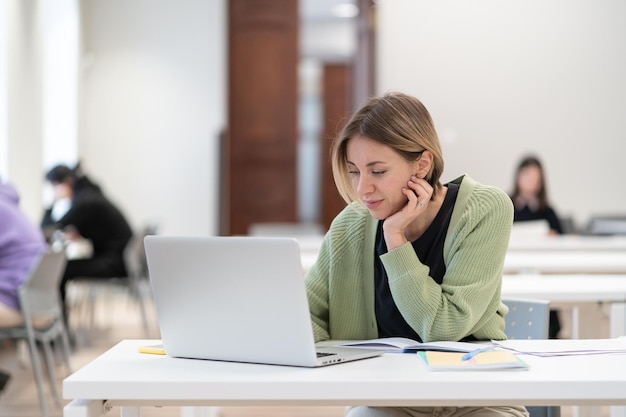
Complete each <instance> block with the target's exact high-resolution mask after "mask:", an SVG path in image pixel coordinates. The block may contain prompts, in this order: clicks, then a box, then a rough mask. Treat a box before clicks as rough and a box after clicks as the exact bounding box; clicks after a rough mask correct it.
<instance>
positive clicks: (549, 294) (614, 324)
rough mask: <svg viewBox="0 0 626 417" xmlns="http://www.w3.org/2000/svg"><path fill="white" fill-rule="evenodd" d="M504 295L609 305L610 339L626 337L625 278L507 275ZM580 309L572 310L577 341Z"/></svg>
mask: <svg viewBox="0 0 626 417" xmlns="http://www.w3.org/2000/svg"><path fill="white" fill-rule="evenodd" d="M502 296H507V297H518V298H538V299H544V300H549V301H551V302H557V303H558V302H565V303H608V304H610V322H611V323H610V337H617V336H622V335H626V274H625V275H590V274H574V275H536V274H531V275H526V274H514V275H504V276H503V278H502ZM577 313H578V310H577V309H576V308H574V309H572V338H578V321H579V318H578V314H577Z"/></svg>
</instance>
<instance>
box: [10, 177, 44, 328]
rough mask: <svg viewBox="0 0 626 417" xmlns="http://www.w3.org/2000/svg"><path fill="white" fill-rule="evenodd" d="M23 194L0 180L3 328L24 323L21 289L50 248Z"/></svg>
mask: <svg viewBox="0 0 626 417" xmlns="http://www.w3.org/2000/svg"><path fill="white" fill-rule="evenodd" d="M19 201H20V199H19V194H18V193H17V191H16V189H15V188H14V187H13V186H12V185H11V184H8V183H4V182H2V180H0V327H12V326H16V325H20V324H22V323H23V322H24V318H23V317H22V313H21V312H20V306H19V301H18V295H17V293H18V288H19V287H20V285H21V284H22V283H23V282H24V281H25V280H26V277H27V275H28V272H29V271H30V268H31V267H32V265H33V263H34V262H35V259H36V258H37V255H38V254H39V253H40V252H41V251H44V250H46V249H47V247H48V246H47V243H46V241H45V239H44V237H43V233H42V231H41V229H40V228H39V227H38V226H37V225H36V224H35V223H34V222H31V221H30V219H29V218H28V217H27V216H26V215H25V214H24V212H23V211H22V210H21V209H20V206H19Z"/></svg>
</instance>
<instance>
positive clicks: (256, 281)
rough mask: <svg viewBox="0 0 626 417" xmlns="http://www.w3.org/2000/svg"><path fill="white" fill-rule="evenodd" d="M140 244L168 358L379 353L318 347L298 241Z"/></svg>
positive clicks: (311, 363)
mask: <svg viewBox="0 0 626 417" xmlns="http://www.w3.org/2000/svg"><path fill="white" fill-rule="evenodd" d="M144 243H145V248H146V256H147V260H148V270H149V274H150V282H151V285H152V291H153V293H154V300H155V304H156V310H157V317H158V321H159V326H160V330H161V338H162V340H163V348H164V349H165V352H166V353H167V354H168V355H170V356H174V357H183V358H194V359H212V360H222V361H234V362H251V363H264V364H273V365H293V366H306V367H315V366H324V365H332V364H337V363H343V362H348V361H352V360H357V359H365V358H369V357H374V356H378V355H380V354H382V351H380V350H364V349H359V348H341V347H319V346H318V347H316V346H315V344H314V338H313V329H312V325H311V318H310V314H309V307H308V301H307V297H306V289H305V284H304V276H303V271H302V264H301V261H300V248H299V246H298V243H297V241H296V240H295V239H291V238H278V237H172V236H158V235H152V236H147V237H146V238H145V240H144Z"/></svg>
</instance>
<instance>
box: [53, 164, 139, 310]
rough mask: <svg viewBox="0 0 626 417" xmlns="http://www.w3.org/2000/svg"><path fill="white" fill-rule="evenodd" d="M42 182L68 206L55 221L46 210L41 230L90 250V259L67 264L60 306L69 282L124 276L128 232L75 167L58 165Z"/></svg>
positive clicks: (123, 221)
mask: <svg viewBox="0 0 626 417" xmlns="http://www.w3.org/2000/svg"><path fill="white" fill-rule="evenodd" d="M46 179H47V180H48V181H49V182H50V184H52V188H53V190H54V195H55V199H56V200H69V201H70V204H69V205H68V207H66V208H65V210H64V213H63V214H62V215H60V216H59V218H54V208H50V209H48V210H46V212H45V214H44V219H43V221H42V227H43V228H44V229H46V228H50V227H51V228H53V229H56V230H60V231H62V233H63V236H64V239H65V240H66V241H76V240H78V239H87V240H89V241H90V242H91V244H92V246H93V255H92V256H91V257H88V258H85V259H70V260H69V261H68V263H67V267H66V270H65V274H64V276H63V280H62V282H61V297H62V300H63V302H65V289H66V285H67V282H68V281H69V280H72V279H74V278H79V277H89V278H105V279H106V278H113V277H125V276H127V273H126V266H125V263H124V248H125V247H126V244H127V243H128V241H129V240H130V238H131V236H132V231H131V228H130V226H129V224H128V222H127V221H126V218H125V217H124V215H123V214H122V212H121V211H120V210H119V209H118V208H117V207H116V206H115V205H114V204H113V203H112V202H111V201H110V200H109V199H107V198H106V196H105V195H104V194H103V193H102V190H101V189H100V187H99V186H98V185H96V184H95V183H93V182H92V181H91V180H90V179H89V178H88V177H87V176H86V175H84V174H82V173H81V171H80V170H79V167H78V166H77V167H76V168H74V169H70V168H69V167H67V166H65V165H58V166H56V167H54V168H52V169H51V170H50V171H49V172H48V173H47V174H46ZM53 207H54V206H53Z"/></svg>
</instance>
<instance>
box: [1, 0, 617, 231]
mask: <svg viewBox="0 0 626 417" xmlns="http://www.w3.org/2000/svg"><path fill="white" fill-rule="evenodd" d="M624 16H626V3H624V2H623V1H621V0H599V1H594V2H589V1H586V0H552V1H550V2H545V1H541V0H524V1H522V0H511V1H501V0H475V1H472V2H459V1H452V0H437V1H434V0H377V1H371V0H369V1H366V0H358V1H357V0H353V1H344V0H341V1H340V0H301V1H299V2H298V1H295V0H265V1H262V0H256V1H252V0H231V1H227V0H176V1H174V0H159V1H156V2H155V1H153V0H131V1H128V0H106V1H103V0H54V1H49V0H48V1H42V0H3V1H2V2H0V28H2V30H0V176H2V178H4V179H5V180H9V181H11V182H13V183H14V184H15V185H16V187H17V188H18V190H19V192H20V194H21V196H22V207H23V208H24V209H25V210H26V211H27V213H28V214H29V215H30V216H31V217H32V219H33V220H34V221H36V222H38V221H39V219H40V217H41V213H42V210H43V207H44V206H45V205H46V204H47V201H46V200H47V198H49V197H48V195H47V193H46V190H45V186H44V173H45V171H46V170H47V169H49V168H50V167H51V166H52V165H54V164H56V163H58V162H66V163H69V164H73V163H75V162H76V161H78V160H80V161H81V162H82V166H83V168H84V170H85V171H86V172H87V173H88V174H89V175H90V176H91V177H92V178H94V179H95V180H97V181H98V182H99V183H100V184H102V185H103V187H104V189H105V190H106V192H107V194H108V195H109V197H110V198H111V199H112V200H114V201H115V202H116V203H117V204H118V205H119V206H120V207H121V208H122V209H123V211H124V212H125V213H126V214H127V216H128V217H129V219H130V220H131V222H132V223H133V225H134V226H136V227H140V226H141V225H143V224H147V223H157V224H158V225H159V231H160V233H163V234H179V235H216V234H243V233H246V232H247V231H248V229H249V227H250V225H251V224H254V223H262V222H296V223H307V224H318V225H321V226H322V227H325V226H326V225H327V224H328V222H329V219H330V218H332V216H333V215H334V214H336V212H337V211H338V210H339V209H340V207H341V202H339V201H338V197H337V196H336V194H335V191H334V185H333V183H332V179H331V178H330V175H329V168H328V166H327V165H326V163H327V149H328V144H329V141H330V140H331V138H332V136H333V135H334V134H335V133H336V131H337V129H338V128H339V127H340V126H341V121H342V120H344V119H345V117H346V116H347V115H348V114H349V113H350V112H351V111H352V110H354V109H355V108H356V107H358V106H359V105H360V103H361V102H362V101H363V100H364V98H365V97H367V96H368V95H371V94H381V93H384V92H387V91H391V90H399V91H404V92H407V93H410V94H413V95H415V96H417V97H418V98H419V99H421V100H422V101H423V102H424V104H425V105H426V106H427V108H429V110H430V111H431V114H432V116H433V118H434V120H435V124H436V125H437V128H438V131H439V134H440V137H441V140H442V142H443V147H444V156H445V160H446V164H447V165H446V168H445V172H444V177H443V179H444V180H446V181H447V180H451V179H453V178H455V177H456V176H458V175H461V174H463V173H469V174H470V175H471V176H473V177H474V178H475V179H477V180H479V181H481V182H484V183H488V184H493V185H496V186H499V187H501V188H503V189H504V190H506V191H507V192H508V191H510V190H511V188H512V185H513V175H514V168H515V165H516V163H517V161H518V160H519V159H520V158H521V157H522V156H523V155H525V154H526V153H534V154H536V155H538V156H539V157H540V158H541V159H542V160H543V162H544V166H545V169H546V171H547V172H546V177H547V180H548V187H549V195H550V196H551V200H552V203H553V206H554V207H555V209H556V210H557V211H558V212H559V213H560V214H561V216H563V217H569V218H571V219H572V220H573V222H574V223H575V224H576V225H578V226H579V227H584V226H585V224H586V222H587V221H588V219H589V218H590V217H591V216H592V215H597V214H621V213H624V212H626V194H625V193H623V192H622V191H620V190H621V181H622V180H623V179H624V178H625V173H626V168H624V164H623V163H622V158H623V155H624V154H625V153H626V152H625V151H626V141H625V140H624V136H625V132H626V118H624V117H623V114H622V113H623V111H624V109H626V54H625V53H624V51H626V26H625V25H624V24H623V18H624Z"/></svg>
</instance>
